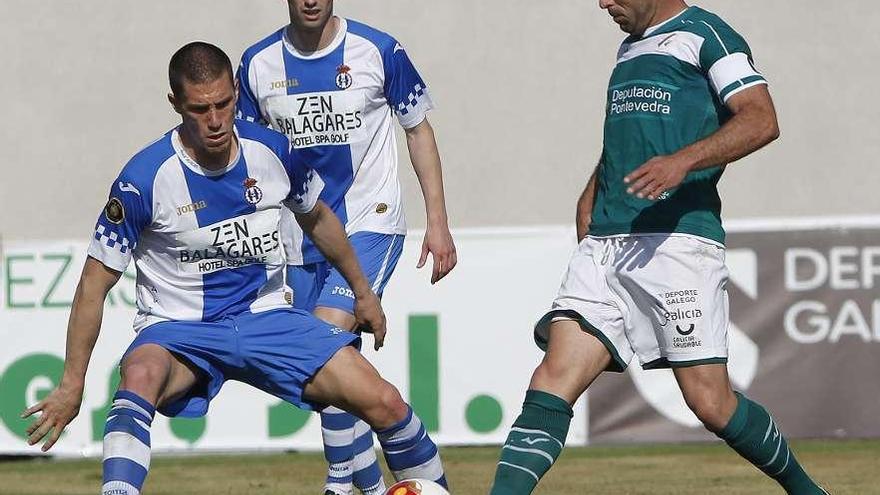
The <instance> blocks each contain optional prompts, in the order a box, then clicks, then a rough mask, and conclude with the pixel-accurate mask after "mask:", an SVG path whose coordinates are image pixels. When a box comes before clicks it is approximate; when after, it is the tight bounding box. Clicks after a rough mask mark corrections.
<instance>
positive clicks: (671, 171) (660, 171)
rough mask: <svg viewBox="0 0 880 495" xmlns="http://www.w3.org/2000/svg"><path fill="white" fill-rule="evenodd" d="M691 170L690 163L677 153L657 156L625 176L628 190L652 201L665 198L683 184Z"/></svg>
mask: <svg viewBox="0 0 880 495" xmlns="http://www.w3.org/2000/svg"><path fill="white" fill-rule="evenodd" d="M688 171H690V165H689V164H688V163H687V162H686V161H684V160H682V159H680V158H677V157H676V156H675V155H669V156H655V157H654V158H651V159H650V160H648V161H647V162H645V163H644V164H643V165H642V166H641V167H639V168H637V169H635V170H634V171H633V172H632V173H631V174H629V175H627V176H626V177H624V178H623V182H624V183H625V184H627V185H628V187H627V189H626V192H628V193H629V194H632V195H633V196H636V197H638V198H647V199H650V200H651V201H655V200H657V199H661V198H664V196H663V195H664V193H668V192H670V191H671V190H672V189H675V188H676V187H678V186H679V185H680V184H681V181H683V180H684V177H685V176H686V175H687V173H688Z"/></svg>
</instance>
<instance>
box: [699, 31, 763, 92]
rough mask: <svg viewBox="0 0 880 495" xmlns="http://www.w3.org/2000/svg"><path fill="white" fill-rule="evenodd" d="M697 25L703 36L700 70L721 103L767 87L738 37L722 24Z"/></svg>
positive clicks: (750, 54) (750, 52)
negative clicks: (748, 90)
mask: <svg viewBox="0 0 880 495" xmlns="http://www.w3.org/2000/svg"><path fill="white" fill-rule="evenodd" d="M701 22H702V23H703V24H704V27H705V28H706V31H707V32H706V38H705V41H704V42H703V46H702V48H701V49H700V67H701V69H702V70H703V71H704V72H705V73H706V75H707V77H708V78H709V83H710V84H711V85H712V89H713V90H714V91H715V94H716V95H718V98H719V99H720V100H721V101H723V102H724V103H727V100H728V99H729V98H730V97H731V96H733V95H735V94H736V93H739V92H740V91H742V90H744V89H746V88H750V87H752V86H757V85H760V84H767V80H766V79H764V76H763V75H761V73H760V72H758V70H757V69H755V64H754V61H753V60H752V51H751V50H750V49H749V45H748V43H746V40H745V39H743V37H742V36H740V35H739V33H737V32H736V31H734V30H733V28H731V27H730V26H728V25H727V24H724V23H723V22H718V23H709V22H705V21H701Z"/></svg>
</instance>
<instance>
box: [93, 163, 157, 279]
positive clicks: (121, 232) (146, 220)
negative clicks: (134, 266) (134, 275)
mask: <svg viewBox="0 0 880 495" xmlns="http://www.w3.org/2000/svg"><path fill="white" fill-rule="evenodd" d="M149 192H150V191H148V190H147V188H146V187H145V186H143V185H137V184H135V182H134V181H131V180H128V178H127V177H126V176H125V174H124V173H123V174H122V175H120V176H119V177H118V178H117V179H116V181H115V183H114V184H113V186H112V187H111V188H110V198H109V199H108V200H107V204H106V205H105V206H104V211H102V212H101V214H100V216H98V222H97V224H96V225H95V235H94V236H93V237H92V241H91V243H90V244H89V250H88V254H89V256H91V257H92V258H95V259H96V260H98V261H100V262H101V263H103V264H104V266H106V267H107V268H110V269H112V270H116V271H118V272H124V271H125V268H126V267H127V266H128V263H129V261H131V255H132V251H134V249H135V248H136V247H137V244H138V240H139V239H140V235H141V232H142V231H143V230H144V229H145V228H147V227H148V226H149V225H150V224H151V223H152V205H151V200H150V199H149V197H148V194H149Z"/></svg>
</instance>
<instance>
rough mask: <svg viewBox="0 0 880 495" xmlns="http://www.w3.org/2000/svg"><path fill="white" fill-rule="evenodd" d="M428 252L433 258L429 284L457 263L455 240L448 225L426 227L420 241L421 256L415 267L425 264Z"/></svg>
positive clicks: (443, 275) (444, 274)
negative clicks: (423, 237) (423, 236)
mask: <svg viewBox="0 0 880 495" xmlns="http://www.w3.org/2000/svg"><path fill="white" fill-rule="evenodd" d="M428 253H431V257H432V258H434V268H433V270H432V272H431V284H436V283H437V281H438V280H440V279H441V278H443V277H445V276H446V275H447V274H448V273H449V272H451V271H452V269H453V268H455V265H456V264H457V263H458V254H457V253H456V252H455V242H453V240H452V234H451V233H450V232H449V228H448V227H443V228H430V227H429V228H428V229H427V230H426V231H425V239H424V240H423V241H422V256H421V257H420V258H419V263H418V264H417V265H416V268H421V267H423V266H425V262H427V261H428Z"/></svg>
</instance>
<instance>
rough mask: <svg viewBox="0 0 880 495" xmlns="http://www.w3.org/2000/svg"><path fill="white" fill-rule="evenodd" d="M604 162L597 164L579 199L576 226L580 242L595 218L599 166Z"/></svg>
mask: <svg viewBox="0 0 880 495" xmlns="http://www.w3.org/2000/svg"><path fill="white" fill-rule="evenodd" d="M601 166H602V162H599V163H598V164H597V165H596V168H594V169H593V173H592V174H590V180H588V181H587V186H586V187H584V192H582V193H581V196H580V197H579V198H578V201H577V211H576V212H575V227H576V228H577V239H578V242H580V241H582V240H583V239H584V237H586V236H587V234H589V233H590V222H591V221H592V219H593V201H594V200H595V199H596V176H597V175H598V174H599V167H601Z"/></svg>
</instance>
